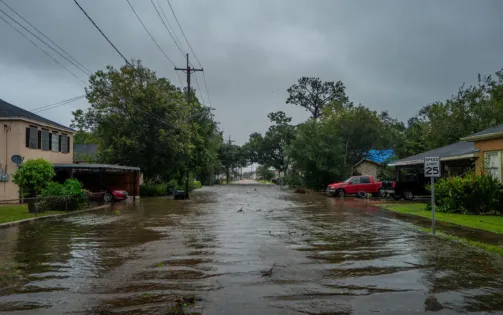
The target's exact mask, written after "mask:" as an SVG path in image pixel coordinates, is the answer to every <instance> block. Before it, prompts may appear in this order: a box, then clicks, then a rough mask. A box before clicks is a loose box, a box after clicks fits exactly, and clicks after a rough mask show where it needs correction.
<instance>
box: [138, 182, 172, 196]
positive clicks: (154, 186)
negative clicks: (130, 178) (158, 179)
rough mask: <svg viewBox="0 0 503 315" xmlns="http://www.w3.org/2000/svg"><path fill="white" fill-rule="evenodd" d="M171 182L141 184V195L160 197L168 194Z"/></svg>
mask: <svg viewBox="0 0 503 315" xmlns="http://www.w3.org/2000/svg"><path fill="white" fill-rule="evenodd" d="M168 184H169V183H149V182H147V183H144V184H142V185H141V186H140V196H143V197H160V196H166V195H167V194H168Z"/></svg>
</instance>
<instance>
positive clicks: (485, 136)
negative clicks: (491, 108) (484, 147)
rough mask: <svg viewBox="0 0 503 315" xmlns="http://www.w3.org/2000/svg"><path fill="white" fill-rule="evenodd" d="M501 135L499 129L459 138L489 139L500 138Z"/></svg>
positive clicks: (469, 139) (466, 139)
mask: <svg viewBox="0 0 503 315" xmlns="http://www.w3.org/2000/svg"><path fill="white" fill-rule="evenodd" d="M502 137H503V131H499V132H491V133H486V134H483V135H478V136H468V137H465V138H461V140H463V141H481V140H489V139H494V138H502Z"/></svg>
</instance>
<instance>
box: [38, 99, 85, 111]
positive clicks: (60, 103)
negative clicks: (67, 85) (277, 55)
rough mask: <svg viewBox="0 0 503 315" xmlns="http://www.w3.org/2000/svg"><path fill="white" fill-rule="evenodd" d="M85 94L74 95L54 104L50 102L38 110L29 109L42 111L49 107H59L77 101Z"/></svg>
mask: <svg viewBox="0 0 503 315" xmlns="http://www.w3.org/2000/svg"><path fill="white" fill-rule="evenodd" d="M84 97H85V95H82V96H78V97H75V98H73V99H68V100H65V101H61V102H58V103H55V104H52V105H46V106H45V107H44V108H41V109H38V110H31V112H32V113H40V112H43V111H46V110H49V109H53V108H56V107H60V106H63V105H66V104H70V103H73V102H75V101H78V100H80V99H82V98H84Z"/></svg>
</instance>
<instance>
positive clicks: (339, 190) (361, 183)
mask: <svg viewBox="0 0 503 315" xmlns="http://www.w3.org/2000/svg"><path fill="white" fill-rule="evenodd" d="M386 184H387V183H386ZM384 188H385V187H383V183H382V182H376V181H375V180H374V177H372V176H368V175H365V176H353V177H350V178H348V179H346V180H345V181H343V182H341V183H333V184H330V185H328V187H327V193H328V194H330V195H332V196H339V197H344V196H345V195H348V194H358V193H360V192H365V193H369V194H372V196H374V197H379V196H381V195H382V189H384Z"/></svg>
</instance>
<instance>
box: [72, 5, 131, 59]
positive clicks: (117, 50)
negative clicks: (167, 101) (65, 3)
mask: <svg viewBox="0 0 503 315" xmlns="http://www.w3.org/2000/svg"><path fill="white" fill-rule="evenodd" d="M73 2H75V4H76V5H77V6H78V7H79V9H80V10H81V11H82V12H83V13H84V14H85V15H86V17H87V18H88V19H89V21H91V23H93V25H94V27H96V29H97V30H98V31H99V32H100V33H101V35H103V37H105V39H106V40H107V42H108V43H109V44H110V45H111V46H112V47H113V48H114V49H115V51H116V52H117V53H118V54H119V55H120V56H121V57H122V59H124V61H125V62H126V64H127V65H129V66H131V67H133V65H132V64H131V63H130V62H129V61H128V60H127V59H126V57H124V55H123V54H122V53H121V52H120V51H119V49H117V47H115V45H114V44H113V43H112V42H111V41H110V39H108V37H107V36H106V35H105V33H103V31H102V30H101V29H100V28H99V27H98V25H96V23H94V21H93V19H91V17H90V16H89V15H88V14H87V12H86V11H85V10H84V9H83V8H82V7H81V6H80V4H79V3H78V2H77V0H73Z"/></svg>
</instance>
